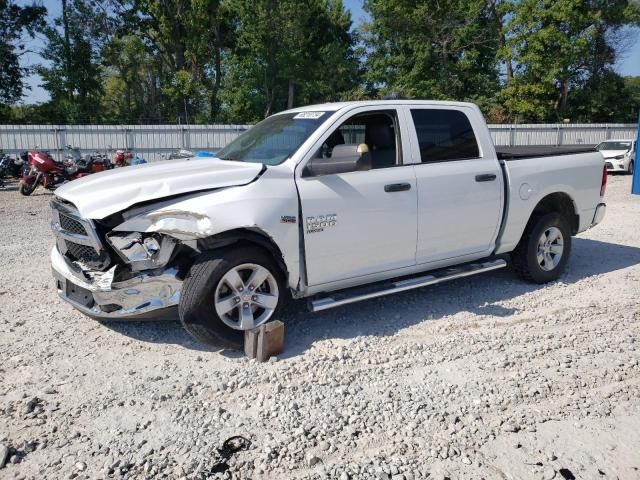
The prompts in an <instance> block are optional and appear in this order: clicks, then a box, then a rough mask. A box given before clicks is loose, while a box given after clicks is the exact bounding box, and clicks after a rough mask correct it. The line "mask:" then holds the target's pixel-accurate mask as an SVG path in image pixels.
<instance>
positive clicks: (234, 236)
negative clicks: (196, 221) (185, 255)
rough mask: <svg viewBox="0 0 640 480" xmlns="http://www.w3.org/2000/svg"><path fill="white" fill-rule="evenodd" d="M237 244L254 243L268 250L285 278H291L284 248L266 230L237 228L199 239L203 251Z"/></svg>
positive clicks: (199, 247)
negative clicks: (283, 251)
mask: <svg viewBox="0 0 640 480" xmlns="http://www.w3.org/2000/svg"><path fill="white" fill-rule="evenodd" d="M236 244H247V245H253V246H257V247H260V248H262V249H263V250H266V251H267V252H268V253H269V254H270V255H271V256H272V257H273V259H274V260H275V262H276V264H277V265H278V267H280V269H281V270H282V274H283V275H284V278H289V268H288V267H287V263H286V261H285V257H284V255H283V253H282V250H280V247H279V246H278V244H277V243H276V242H275V240H274V239H273V238H272V237H271V236H270V235H269V234H267V233H266V232H265V231H264V230H261V229H259V228H237V229H234V230H228V231H226V232H222V233H218V234H215V235H211V236H209V237H205V238H200V239H198V249H199V250H201V251H209V250H215V249H218V248H222V247H228V246H230V245H236Z"/></svg>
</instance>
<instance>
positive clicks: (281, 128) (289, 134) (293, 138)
mask: <svg viewBox="0 0 640 480" xmlns="http://www.w3.org/2000/svg"><path fill="white" fill-rule="evenodd" d="M326 117H327V112H300V113H284V114H281V115H274V116H272V117H269V118H267V119H266V120H263V121H262V122H260V123H258V124H257V125H255V126H254V127H252V128H250V129H249V130H247V131H246V132H244V133H243V134H242V135H240V136H239V137H238V138H236V139H235V140H233V141H232V142H231V143H230V144H228V145H227V146H226V147H224V148H223V149H222V150H220V151H218V153H217V154H216V157H218V158H221V159H223V160H236V161H240V162H251V163H264V164H265V165H278V164H280V163H282V162H284V161H285V160H286V159H287V158H289V157H290V156H291V155H292V154H293V153H294V152H295V151H296V150H297V149H298V147H300V145H302V144H303V143H304V141H305V140H306V139H307V138H309V136H310V135H311V134H312V133H313V132H314V131H315V130H316V129H317V128H318V127H319V126H320V124H321V123H322V122H323V121H324V119H325V118H326Z"/></svg>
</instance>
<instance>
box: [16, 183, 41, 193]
mask: <svg viewBox="0 0 640 480" xmlns="http://www.w3.org/2000/svg"><path fill="white" fill-rule="evenodd" d="M37 187H38V183H37V182H33V183H32V184H31V185H29V184H28V183H24V182H20V188H19V191H20V193H21V194H22V195H24V196H25V197H28V196H29V195H31V194H32V193H33V192H34V191H35V189H36V188H37Z"/></svg>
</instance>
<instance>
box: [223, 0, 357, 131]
mask: <svg viewBox="0 0 640 480" xmlns="http://www.w3.org/2000/svg"><path fill="white" fill-rule="evenodd" d="M231 5H232V7H231V8H232V10H233V11H234V12H235V13H236V14H237V21H236V22H237V23H236V36H237V38H236V43H235V47H234V49H233V50H232V51H231V52H230V54H229V55H228V57H227V59H226V60H227V62H226V63H227V85H231V86H232V88H228V89H224V90H223V102H224V106H225V109H226V115H225V117H226V118H227V119H229V120H232V121H256V120H259V119H261V118H264V117H265V116H268V115H271V114H272V113H274V112H277V111H279V110H283V109H285V108H287V107H292V106H294V105H299V104H305V103H314V102H321V101H329V100H336V99H339V98H340V96H341V94H342V93H343V92H346V91H349V90H350V89H352V88H354V86H356V85H357V83H358V73H359V72H358V61H357V58H356V56H355V52H354V45H355V39H354V36H353V35H352V33H351V32H350V28H351V17H350V14H349V13H348V12H347V11H346V10H345V8H344V6H343V4H342V1H341V0H311V1H309V2H298V1H295V0H260V1H250V0H232V2H231Z"/></svg>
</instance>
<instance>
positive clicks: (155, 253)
mask: <svg viewBox="0 0 640 480" xmlns="http://www.w3.org/2000/svg"><path fill="white" fill-rule="evenodd" d="M107 240H108V241H109V244H110V245H111V246H112V247H113V249H114V250H115V251H116V253H117V254H118V255H119V256H120V258H122V260H124V261H125V263H127V264H129V265H130V266H131V269H132V270H149V269H152V268H161V267H164V266H166V265H167V263H168V262H169V260H171V255H172V254H173V250H174V249H175V247H176V243H177V240H176V239H175V238H172V237H169V236H167V235H160V234H157V233H140V232H130V233H127V232H111V233H108V234H107Z"/></svg>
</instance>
